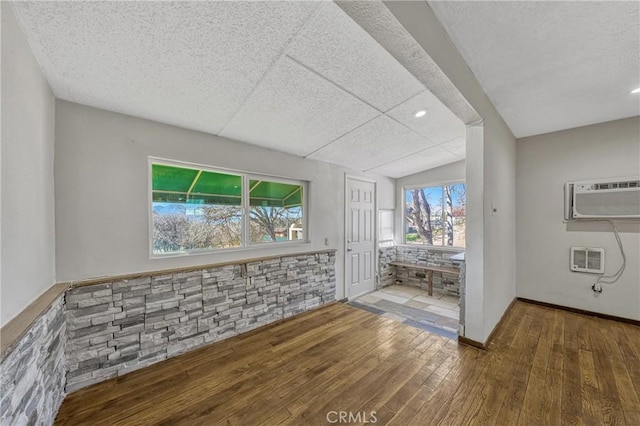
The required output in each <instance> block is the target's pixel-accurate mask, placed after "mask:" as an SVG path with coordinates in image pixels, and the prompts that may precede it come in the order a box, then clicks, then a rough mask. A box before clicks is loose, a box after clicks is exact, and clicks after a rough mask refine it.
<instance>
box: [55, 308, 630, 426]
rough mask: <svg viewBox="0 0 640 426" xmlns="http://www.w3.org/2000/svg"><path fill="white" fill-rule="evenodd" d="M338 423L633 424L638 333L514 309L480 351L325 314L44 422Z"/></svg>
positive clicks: (164, 366)
mask: <svg viewBox="0 0 640 426" xmlns="http://www.w3.org/2000/svg"><path fill="white" fill-rule="evenodd" d="M340 411H347V412H351V413H352V416H354V417H352V418H351V420H360V421H359V422H358V421H355V422H351V424H354V423H365V421H368V422H370V423H372V422H373V420H374V417H375V420H376V422H375V423H376V424H392V425H401V426H403V425H410V424H415V425H467V424H478V425H545V424H552V425H559V424H586V425H603V424H619V425H634V426H635V425H640V327H637V326H634V325H629V324H622V323H618V322H613V321H609V320H603V319H598V318H593V317H588V316H584V315H580V314H574V313H570V312H565V311H560V310H556V309H552V308H547V307H542V306H538V305H533V304H528V303H523V302H518V303H517V304H516V305H515V306H514V309H512V311H511V312H510V314H509V315H508V317H507V318H505V321H504V322H503V325H502V327H501V328H500V329H499V330H498V332H497V334H496V337H495V339H494V341H493V343H491V345H490V347H489V349H488V350H487V351H482V350H479V349H476V348H472V347H469V346H464V345H458V343H457V342H455V341H452V340H449V339H446V338H443V337H440V336H436V335H433V334H429V333H427V332H424V331H421V330H419V329H416V328H413V327H410V326H407V325H405V324H402V323H398V322H395V321H392V320H389V319H386V318H384V317H380V316H377V315H374V314H371V313H369V312H365V311H362V310H360V309H356V308H353V307H350V306H347V305H344V304H333V305H331V306H327V307H325V308H321V309H318V310H316V311H313V312H309V313H306V314H303V315H300V316H298V317H296V318H294V319H292V320H289V321H286V322H283V323H280V324H277V325H274V326H271V327H268V328H263V329H260V330H257V331H254V332H252V333H250V334H247V335H243V336H238V337H236V338H233V339H230V340H227V341H224V342H220V343H217V344H214V345H211V346H208V347H206V348H202V349H199V350H197V351H194V352H191V353H188V354H185V355H182V356H180V357H177V358H173V359H170V360H168V361H165V362H163V363H160V364H157V365H155V366H152V367H149V368H146V369H143V370H140V371H137V372H134V373H130V374H128V375H126V376H123V377H119V378H116V379H112V380H109V381H107V382H104V383H100V384H98V385H95V386H93V387H90V388H87V389H83V390H81V391H79V392H76V393H73V394H71V395H69V396H67V398H66V399H65V401H64V403H63V404H62V407H61V408H60V411H59V413H58V417H57V419H56V424H57V425H80V424H83V425H85V424H91V425H146V424H153V425H156V424H157V425H181V424H184V425H211V424H239V425H245V426H246V425H278V424H284V425H306V424H308V425H320V424H329V422H328V420H327V414H328V413H329V412H340ZM371 412H375V414H374V417H372V415H371ZM338 416H339V414H338V413H331V414H330V415H329V420H331V421H334V423H335V420H339V417H338ZM358 416H359V417H358ZM345 420H349V418H348V417H346V418H345ZM342 424H344V423H342Z"/></svg>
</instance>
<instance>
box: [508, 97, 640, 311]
mask: <svg viewBox="0 0 640 426" xmlns="http://www.w3.org/2000/svg"><path fill="white" fill-rule="evenodd" d="M624 96H626V95H624ZM517 159H518V163H517V165H518V167H517V172H518V174H517V189H518V197H517V206H518V209H517V235H518V245H517V251H518V264H517V269H518V274H517V290H518V296H519V297H524V298H527V299H533V300H538V301H542V302H548V303H554V304H557V305H562V306H569V307H572V308H578V309H584V310H588V311H593V312H600V313H604V314H609V315H615V316H620V317H624V318H631V319H636V320H640V221H631V222H628V221H627V222H617V224H618V227H619V228H620V230H621V231H622V232H621V235H620V236H621V239H622V242H623V244H624V248H625V251H626V256H627V268H626V270H625V272H624V274H623V275H622V277H621V278H620V280H619V281H618V282H617V283H615V284H612V285H607V284H604V285H603V287H604V290H603V292H602V294H600V295H595V294H594V293H593V291H592V290H591V285H592V284H593V283H594V281H595V277H596V276H595V275H591V274H582V273H575V272H571V271H570V270H569V247H571V246H587V247H603V248H604V249H605V250H606V271H605V272H606V274H612V273H614V272H615V271H616V270H617V269H618V267H619V265H620V264H621V262H622V258H621V255H620V252H619V249H618V245H617V243H616V241H615V238H614V235H613V234H612V232H611V231H610V230H611V227H610V226H609V225H608V224H594V223H569V224H567V223H563V208H564V207H563V185H564V183H565V182H568V181H573V180H586V179H597V178H610V177H624V176H638V175H640V118H638V117H634V118H628V119H624V120H618V121H612V122H608V123H603V124H597V125H593V126H587V127H581V128H578V129H572V130H566V131H562V132H555V133H549V134H545V135H540V136H534V137H529V138H524V139H519V140H518V143H517Z"/></svg>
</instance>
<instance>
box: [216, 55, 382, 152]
mask: <svg viewBox="0 0 640 426" xmlns="http://www.w3.org/2000/svg"><path fill="white" fill-rule="evenodd" d="M378 114H379V113H378V112H377V111H376V110H375V109H374V108H371V107H370V106H368V105H367V104H365V103H364V102H362V101H359V100H358V99H356V98H354V97H353V96H351V95H350V94H348V93H346V92H345V91H343V90H341V89H340V88H338V87H337V86H335V85H334V84H332V83H331V82H329V81H327V80H325V79H324V78H322V77H320V76H318V75H317V74H315V73H314V72H312V71H310V70H308V69H307V68H305V67H303V66H301V65H299V64H297V63H296V62H294V61H293V60H291V59H289V58H287V57H283V58H282V59H281V60H280V61H279V62H278V64H277V65H276V66H275V67H274V68H273V69H272V70H271V71H270V72H269V74H268V75H267V76H266V77H265V79H264V80H263V81H262V82H261V83H260V85H259V87H258V88H257V89H256V91H255V92H254V93H253V94H252V95H251V97H250V98H249V100H248V101H247V102H246V103H245V104H244V106H243V107H242V108H241V109H240V111H239V112H238V114H237V115H236V116H235V117H234V119H233V120H232V121H231V122H230V123H229V125H228V126H227V127H226V128H225V129H224V131H223V132H222V136H225V137H229V138H232V139H237V140H241V141H245V142H249V143H254V144H257V145H261V146H265V147H268V148H272V149H276V150H280V151H284V152H288V153H290V154H295V155H301V156H305V155H308V154H309V153H311V152H313V151H315V150H316V149H318V148H320V147H322V146H324V145H326V144H328V143H329V142H331V141H333V140H334V139H336V138H338V137H340V136H342V135H344V134H345V133H347V132H349V131H350V130H352V129H354V128H355V127H357V126H359V125H361V124H363V123H365V122H367V121H369V120H371V119H372V118H374V117H375V116H376V115H378Z"/></svg>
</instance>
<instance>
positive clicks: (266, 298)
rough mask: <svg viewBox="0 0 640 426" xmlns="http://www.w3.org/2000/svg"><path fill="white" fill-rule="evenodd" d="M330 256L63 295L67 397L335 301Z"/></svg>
mask: <svg viewBox="0 0 640 426" xmlns="http://www.w3.org/2000/svg"><path fill="white" fill-rule="evenodd" d="M334 265H335V252H334V251H330V252H321V253H311V254H304V255H290V256H282V257H277V258H271V259H266V260H260V261H256V262H251V263H242V264H234V265H228V266H221V267H213V268H207V269H200V270H193V271H188V272H176V273H169V274H166V273H165V274H158V275H151V276H145V277H141V278H136V279H130V280H113V281H110V282H103V283H100V284H94V285H88V286H80V287H77V288H72V289H70V290H69V291H68V292H67V298H66V302H67V328H68V342H67V352H66V356H67V386H66V390H67V392H73V391H75V390H77V389H80V388H83V387H85V386H89V385H91V384H94V383H98V382H101V381H103V380H106V379H109V378H112V377H116V376H120V375H123V374H126V373H128V372H130V371H133V370H137V369H140V368H143V367H147V366H149V365H151V364H154V363H156V362H159V361H162V360H164V359H167V358H170V357H173V356H175V355H178V354H181V353H184V352H187V351H189V350H191V349H194V348H197V347H199V346H203V345H206V344H208V343H212V342H216V341H219V340H222V339H226V338H229V337H232V336H235V335H237V334H240V333H243V332H246V331H249V330H252V329H254V328H257V327H260V326H263V325H266V324H269V323H272V322H275V321H278V320H281V319H284V318H288V317H290V316H292V315H295V314H297V313H301V312H305V311H307V310H309V309H312V308H315V307H318V306H320V305H322V304H325V303H328V302H332V301H334V299H335V267H334Z"/></svg>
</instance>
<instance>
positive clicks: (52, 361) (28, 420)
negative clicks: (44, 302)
mask: <svg viewBox="0 0 640 426" xmlns="http://www.w3.org/2000/svg"><path fill="white" fill-rule="evenodd" d="M3 338H5V336H4V335H3ZM65 342H66V324H65V313H64V293H63V292H62V293H59V295H58V296H57V297H56V298H55V299H54V301H53V302H52V303H51V305H49V306H48V307H47V309H46V311H45V312H44V313H43V314H42V315H40V316H39V317H38V318H37V319H36V320H35V321H34V322H33V323H32V324H31V326H30V327H29V329H28V330H27V331H26V332H25V333H24V334H23V335H22V336H20V338H19V339H18V340H17V341H16V342H15V344H14V345H13V346H12V347H11V348H9V349H8V350H7V351H6V353H3V354H2V356H3V358H2V361H1V364H0V370H1V374H0V377H1V383H2V385H1V388H0V390H1V401H2V402H0V424H1V425H2V426H4V425H50V424H53V420H54V419H55V416H56V413H57V412H58V408H59V407H60V404H61V403H62V400H63V399H64V396H65V393H64V383H65Z"/></svg>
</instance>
